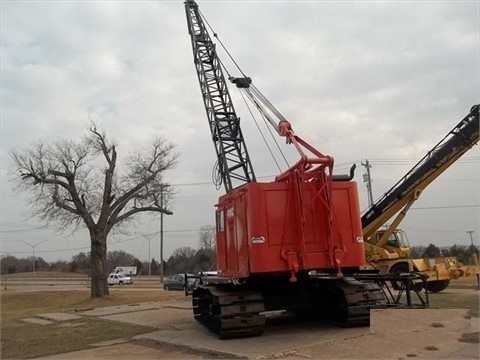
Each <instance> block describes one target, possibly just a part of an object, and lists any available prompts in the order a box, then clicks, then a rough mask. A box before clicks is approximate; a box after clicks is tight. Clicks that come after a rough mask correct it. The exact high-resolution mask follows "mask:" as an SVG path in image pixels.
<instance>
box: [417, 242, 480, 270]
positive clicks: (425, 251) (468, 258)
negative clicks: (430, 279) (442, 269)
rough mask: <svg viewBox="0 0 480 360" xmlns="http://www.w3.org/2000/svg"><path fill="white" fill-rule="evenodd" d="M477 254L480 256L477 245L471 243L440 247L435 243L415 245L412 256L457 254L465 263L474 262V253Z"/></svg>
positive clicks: (427, 256) (436, 256) (434, 256)
mask: <svg viewBox="0 0 480 360" xmlns="http://www.w3.org/2000/svg"><path fill="white" fill-rule="evenodd" d="M473 254H477V259H478V258H479V256H480V252H479V249H478V247H477V246H474V245H470V246H466V245H456V244H455V245H453V246H449V247H448V246H446V247H438V246H436V245H434V244H429V245H427V246H413V247H412V252H411V254H410V258H412V259H413V258H438V257H447V256H455V257H456V258H457V260H458V261H460V262H461V263H462V264H465V265H471V264H473V258H472V255H473Z"/></svg>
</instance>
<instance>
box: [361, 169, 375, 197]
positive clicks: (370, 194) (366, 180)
mask: <svg viewBox="0 0 480 360" xmlns="http://www.w3.org/2000/svg"><path fill="white" fill-rule="evenodd" d="M361 164H362V166H365V169H366V171H367V173H366V174H363V182H364V183H367V194H368V207H372V205H373V190H372V178H371V176H370V168H371V167H372V165H370V162H369V161H368V160H365V162H364V163H363V162H362V163H361Z"/></svg>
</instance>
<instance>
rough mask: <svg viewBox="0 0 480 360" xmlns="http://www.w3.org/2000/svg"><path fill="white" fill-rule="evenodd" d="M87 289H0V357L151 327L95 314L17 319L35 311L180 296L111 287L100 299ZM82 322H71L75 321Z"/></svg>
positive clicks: (51, 350)
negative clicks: (64, 320) (64, 319)
mask: <svg viewBox="0 0 480 360" xmlns="http://www.w3.org/2000/svg"><path fill="white" fill-rule="evenodd" d="M89 296H90V291H89V290H78V291H61V292H57V291H44V292H31V291H28V292H20V291H18V292H8V291H2V292H1V293H0V300H1V305H2V323H1V333H2V339H1V341H2V358H3V359H5V358H10V359H26V358H33V357H38V356H45V355H50V354H56V353H61V352H68V351H74V350H79V349H84V348H87V347H88V345H89V344H92V343H97V342H101V341H106V340H113V339H118V338H122V339H126V340H128V339H130V338H132V337H133V336H135V335H138V334H142V333H146V332H149V331H153V330H154V329H152V328H148V327H144V326H137V325H132V324H127V323H121V322H116V321H109V320H102V319H99V318H90V317H82V318H81V319H79V320H73V321H70V322H69V323H71V324H73V326H67V327H65V326H61V325H59V324H51V325H36V324H31V323H26V322H23V321H21V319H25V318H29V317H32V316H34V315H35V314H41V313H49V312H64V313H75V310H82V309H90V308H99V307H106V306H115V305H122V304H135V303H142V302H152V301H161V300H162V299H165V300H167V299H175V298H183V297H184V296H185V295H184V294H183V293H182V292H164V291H161V290H152V291H139V292H135V291H121V290H120V291H115V293H114V294H112V295H110V296H108V297H106V298H104V299H94V300H92V299H90V298H89ZM80 323H81V324H82V325H81V326H75V324H77V325H78V324H80Z"/></svg>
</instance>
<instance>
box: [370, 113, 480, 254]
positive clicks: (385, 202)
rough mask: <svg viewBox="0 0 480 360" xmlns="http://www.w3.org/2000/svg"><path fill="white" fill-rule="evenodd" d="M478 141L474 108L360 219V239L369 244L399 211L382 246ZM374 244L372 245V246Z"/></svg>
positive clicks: (386, 233)
mask: <svg viewBox="0 0 480 360" xmlns="http://www.w3.org/2000/svg"><path fill="white" fill-rule="evenodd" d="M478 140H479V105H478V104H477V105H474V106H473V107H472V108H471V110H470V113H469V114H468V115H467V116H465V117H464V118H463V119H462V120H461V121H460V122H459V123H458V124H457V125H456V126H455V127H454V128H453V129H452V130H451V131H449V132H448V134H447V135H446V136H445V137H444V138H443V139H442V140H440V142H439V143H438V144H437V145H435V146H434V147H433V149H432V150H430V151H429V152H428V153H427V154H426V155H425V156H424V157H423V158H422V159H421V160H420V161H419V162H418V163H417V164H416V165H415V166H414V167H413V168H412V169H411V170H410V171H409V172H408V173H407V174H406V175H405V176H404V177H403V178H401V179H400V180H399V181H398V182H397V183H396V184H395V185H394V186H393V187H392V188H391V189H390V190H388V191H387V192H386V193H385V194H384V195H383V196H382V197H381V198H380V199H379V200H378V201H377V202H375V203H374V204H373V205H372V207H371V208H370V209H369V210H368V211H367V212H366V213H365V214H364V215H363V216H362V226H363V235H364V238H365V240H368V239H369V238H370V237H372V235H374V234H375V233H376V232H377V231H378V230H379V229H380V228H381V227H382V226H383V225H384V224H385V223H386V222H387V221H388V220H389V219H390V218H392V217H393V216H394V215H395V214H397V213H398V212H399V211H400V213H399V214H398V215H397V217H396V218H395V220H394V221H393V222H392V223H391V224H390V226H389V228H388V229H387V230H386V231H385V233H384V234H383V235H382V237H381V239H379V240H378V241H377V243H376V245H378V246H382V245H383V244H384V243H385V242H386V240H387V239H388V237H389V236H390V235H391V234H392V233H393V232H394V231H395V229H396V227H397V226H398V225H399V223H400V222H401V221H402V220H403V218H404V217H405V215H406V212H407V211H408V209H409V208H410V207H411V206H412V204H413V202H415V200H417V199H418V198H419V196H420V194H421V192H422V191H423V189H425V188H426V187H427V186H428V185H429V184H430V183H431V182H432V181H433V180H435V179H436V178H437V177H438V176H440V174H442V173H443V172H444V171H445V170H446V169H447V168H448V167H449V166H450V165H452V164H453V163H454V162H455V161H457V160H458V159H459V158H460V157H461V156H462V155H463V154H464V153H465V152H467V151H468V150H469V149H470V148H471V147H472V146H474V145H475V144H476V143H477V142H478ZM373 242H374V241H372V243H373Z"/></svg>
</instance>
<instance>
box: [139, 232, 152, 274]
mask: <svg viewBox="0 0 480 360" xmlns="http://www.w3.org/2000/svg"><path fill="white" fill-rule="evenodd" d="M140 234H142V233H140ZM142 236H143V237H144V238H145V239H146V240H147V241H148V277H150V276H151V275H152V258H151V257H150V237H149V236H147V235H145V234H142Z"/></svg>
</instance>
